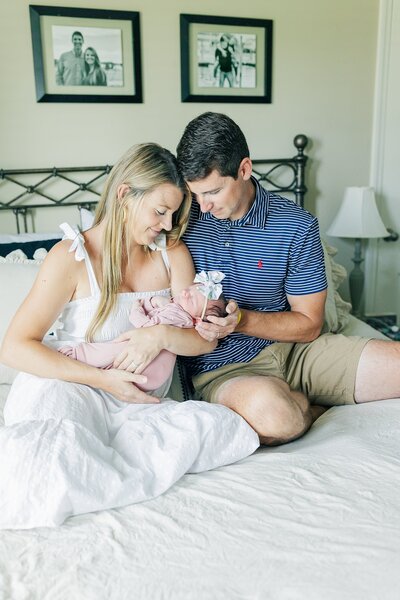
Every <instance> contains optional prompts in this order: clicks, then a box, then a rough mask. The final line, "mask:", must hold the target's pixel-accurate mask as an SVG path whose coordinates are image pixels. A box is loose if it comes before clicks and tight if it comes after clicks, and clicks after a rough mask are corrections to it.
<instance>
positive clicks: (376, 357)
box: [177, 112, 400, 445]
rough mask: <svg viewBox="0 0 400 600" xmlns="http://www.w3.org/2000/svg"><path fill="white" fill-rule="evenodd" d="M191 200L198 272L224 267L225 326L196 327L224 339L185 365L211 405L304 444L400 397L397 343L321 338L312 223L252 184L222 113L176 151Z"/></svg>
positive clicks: (243, 146) (191, 130)
mask: <svg viewBox="0 0 400 600" xmlns="http://www.w3.org/2000/svg"><path fill="white" fill-rule="evenodd" d="M177 156H178V162H179V165H180V168H181V169H182V172H183V175H184V177H185V179H186V181H187V183H188V186H189V188H190V190H191V192H192V194H193V198H194V202H193V205H192V210H191V216H190V221H189V225H188V228H187V231H186V233H185V236H184V240H185V242H186V244H187V245H188V247H189V250H190V252H191V254H192V256H193V260H194V263H195V267H196V271H200V270H202V269H204V270H211V269H219V270H221V271H223V272H224V273H225V275H226V278H225V280H224V295H225V296H226V297H228V298H234V299H235V300H231V301H230V302H229V304H228V307H227V312H228V313H229V314H228V316H227V317H225V318H217V317H209V321H212V322H211V323H202V324H200V325H198V326H197V327H196V328H197V330H198V332H199V333H200V334H201V335H202V336H203V337H204V338H205V339H207V340H215V339H216V338H218V339H219V344H218V346H217V348H216V349H215V350H214V351H213V352H212V353H211V354H208V355H204V356H199V357H191V358H190V359H185V360H186V361H187V363H188V365H189V368H190V370H191V372H192V373H193V374H194V376H193V384H194V386H195V388H196V390H197V391H198V392H199V393H200V394H201V396H202V397H203V399H204V400H208V401H210V402H218V403H221V404H224V405H226V406H228V407H230V408H232V409H233V410H235V411H236V412H238V413H239V414H241V415H242V416H243V417H244V418H245V419H246V421H248V422H249V423H250V425H252V427H253V428H254V429H255V430H256V431H257V433H258V435H259V436H260V439H261V442H262V443H265V444H271V445H274V444H279V443H284V442H287V441H290V440H292V439H295V438H296V437H299V436H300V435H302V434H303V433H304V432H305V431H306V430H307V429H308V428H309V427H310V425H311V423H312V421H313V420H314V419H315V418H316V417H317V416H318V415H319V414H321V412H323V410H324V409H323V408H321V407H320V406H315V405H314V406H311V408H310V405H309V401H308V399H309V400H310V401H311V403H316V404H318V405H325V406H332V405H334V404H351V403H354V402H357V403H360V402H368V401H371V400H378V399H384V398H391V397H396V396H398V395H399V394H400V376H399V375H398V374H397V373H398V368H396V367H398V364H399V362H398V361H399V359H400V351H399V348H400V344H397V343H396V342H389V341H387V342H386V341H382V340H369V339H367V338H359V337H351V338H349V337H345V336H342V335H334V334H323V335H320V333H321V328H322V325H323V319H324V305H325V298H326V287H327V284H326V278H325V271H324V261H323V252H322V248H321V242H320V238H319V231H318V223H317V220H316V218H315V217H313V216H312V215H311V214H310V213H308V212H307V211H305V210H304V209H302V208H300V207H299V206H297V205H296V204H294V203H293V202H291V201H290V200H287V199H285V198H282V197H280V196H278V195H276V194H273V193H270V192H268V191H266V190H265V189H264V188H262V186H261V185H259V183H258V182H257V181H256V180H255V179H254V178H253V177H252V175H251V173H252V163H251V160H250V155H249V149H248V146H247V142H246V139H245V137H244V135H243V133H242V131H241V130H240V128H239V127H238V125H237V124H236V123H234V121H232V120H231V119H230V118H229V117H227V116H226V115H223V114H218V113H211V112H208V113H204V114H202V115H200V116H199V117H197V118H195V119H194V120H193V121H191V122H190V123H189V125H188V126H187V127H186V129H185V131H184V133H183V136H182V139H181V141H180V142H179V144H178V148H177Z"/></svg>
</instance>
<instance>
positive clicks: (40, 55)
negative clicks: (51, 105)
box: [29, 5, 142, 102]
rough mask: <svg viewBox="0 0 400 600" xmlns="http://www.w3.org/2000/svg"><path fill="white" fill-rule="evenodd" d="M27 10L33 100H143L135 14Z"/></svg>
mask: <svg viewBox="0 0 400 600" xmlns="http://www.w3.org/2000/svg"><path fill="white" fill-rule="evenodd" d="M29 12H30V19H31V32H32V49H33V64H34V71H35V84H36V100H37V101H38V102H142V75H141V57H140V23H139V13H138V12H128V11H119V10H100V9H88V8H63V7H56V6H35V5H30V6H29Z"/></svg>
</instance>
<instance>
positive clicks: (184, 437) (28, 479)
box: [0, 225, 259, 528]
mask: <svg viewBox="0 0 400 600" xmlns="http://www.w3.org/2000/svg"><path fill="white" fill-rule="evenodd" d="M63 229H64V232H65V236H64V239H65V238H67V239H72V240H74V241H73V244H72V246H71V250H70V251H74V252H75V258H76V260H84V261H85V263H86V267H87V271H88V276H89V281H90V286H91V295H90V296H89V297H88V298H83V299H78V300H73V301H72V302H69V303H68V304H67V306H66V307H65V309H64V311H63V313H62V315H61V316H60V317H59V323H60V327H59V328H58V329H57V330H56V331H55V336H54V341H46V343H48V344H49V345H54V346H57V345H58V344H59V345H65V343H66V341H68V343H69V344H74V343H79V342H81V341H83V340H84V336H85V332H86V329H87V327H88V325H89V323H90V321H91V319H92V317H93V314H94V311H95V310H96V307H97V303H98V300H99V294H100V290H99V287H98V284H97V281H96V278H95V275H94V271H93V268H92V265H91V262H90V259H89V256H88V254H87V251H86V250H85V247H84V239H83V237H82V236H81V235H80V234H79V232H78V231H75V230H74V229H72V228H71V227H70V226H68V225H63ZM161 241H162V240H161ZM157 249H161V251H162V253H163V259H164V262H165V263H166V266H167V267H168V257H167V253H166V251H165V248H164V249H163V247H162V243H161V248H157ZM160 294H162V295H166V296H168V295H170V290H169V289H165V290H158V291H149V292H146V293H140V294H138V293H126V294H119V296H118V302H117V307H116V309H115V311H114V312H113V314H112V315H111V316H110V317H109V318H108V319H107V321H106V323H105V324H104V326H103V327H102V329H101V331H100V332H99V334H98V335H97V336H96V340H95V341H109V340H112V339H114V338H115V337H116V336H118V335H120V334H121V333H122V332H124V331H126V330H128V329H131V328H132V324H131V323H130V321H129V313H130V309H131V306H132V301H133V300H134V299H139V298H143V297H145V296H153V295H160ZM166 391H167V390H166V389H165V390H159V391H158V392H159V395H160V397H161V396H162V395H163V394H164V392H166ZM4 418H5V425H6V426H5V427H4V428H2V429H1V430H0V457H1V458H0V527H2V528H31V527H39V526H50V527H51V526H56V525H60V524H61V523H62V522H63V521H64V520H65V519H66V518H67V517H69V516H71V515H77V514H81V513H85V512H92V511H97V510H102V509H108V508H116V507H120V506H124V505H127V504H131V503H135V502H141V501H143V500H147V499H149V498H152V497H155V496H158V495H159V494H161V493H163V492H165V491H166V490H167V489H168V488H169V487H170V486H171V485H172V484H173V483H175V482H176V481H177V480H178V479H179V478H180V477H181V476H182V475H183V474H184V473H187V472H192V473H193V472H200V471H204V470H208V469H213V468H216V467H219V466H222V465H226V464H229V463H232V462H235V461H237V460H239V459H241V458H244V457H246V456H248V455H249V454H251V453H252V452H253V451H254V450H255V449H256V448H257V447H258V445H259V440H258V436H257V435H256V433H255V432H254V431H253V429H251V428H250V427H249V425H248V424H247V423H246V422H245V421H244V419H242V418H241V417H240V416H239V415H237V414H236V413H234V412H233V411H231V410H229V409H227V408H226V407H224V406H220V405H210V404H208V403H206V402H201V401H192V400H191V401H188V402H176V401H174V400H171V399H164V400H162V402H161V403H160V404H129V403H124V402H121V401H119V400H117V399H116V398H114V397H113V396H112V395H111V394H109V393H106V392H104V391H102V390H98V389H94V388H91V387H89V386H87V385H82V384H75V383H69V382H64V381H59V380H56V379H44V378H40V377H36V376H34V375H30V374H27V373H20V374H19V375H18V376H17V378H16V380H15V381H14V383H13V386H12V388H11V391H10V394H9V396H8V399H7V403H6V406H5V410H4Z"/></svg>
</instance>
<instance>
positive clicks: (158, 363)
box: [58, 271, 226, 395]
mask: <svg viewBox="0 0 400 600" xmlns="http://www.w3.org/2000/svg"><path fill="white" fill-rule="evenodd" d="M203 273H205V272H204V271H202V273H200V274H199V275H197V276H196V279H195V283H193V284H192V285H190V286H189V287H188V288H185V289H184V290H182V291H181V293H180V294H178V295H177V296H175V297H174V298H172V299H171V298H165V297H163V296H152V297H151V298H146V299H144V300H135V301H134V303H133V305H132V308H131V312H130V315H129V320H130V322H131V323H132V325H133V326H134V327H135V328H139V327H150V326H152V325H159V324H165V325H175V326H176V327H185V328H189V327H193V326H194V325H195V323H196V321H198V320H203V319H207V316H209V315H214V316H217V317H222V316H224V315H225V314H226V312H225V307H226V301H225V300H224V299H223V298H222V297H220V296H221V293H222V287H221V285H220V284H219V282H218V283H215V282H214V283H213V282H212V281H211V282H207V281H206V282H204V281H203V280H202V279H201V278H202V277H203V279H204V275H203ZM215 273H217V274H219V275H220V276H221V275H222V277H220V279H219V280H221V279H222V278H223V277H224V275H223V274H222V273H219V271H208V274H215ZM208 274H205V276H206V277H208V278H212V275H208ZM214 278H215V276H214ZM196 280H197V281H198V282H197V283H196ZM126 344H128V342H127V341H123V342H113V341H111V342H82V343H81V344H78V345H77V346H63V347H61V348H59V350H58V351H59V352H61V353H62V354H65V355H66V356H69V357H70V358H74V359H75V360H79V361H81V362H84V363H87V364H89V365H92V366H93V367H99V368H101V369H111V368H112V366H113V362H114V360H115V358H116V357H117V356H118V355H119V354H120V353H121V351H122V350H123V349H124V348H125V346H126ZM175 361H176V355H175V354H172V352H169V351H168V350H162V351H161V352H160V354H158V356H156V357H155V359H154V360H153V361H152V362H151V363H150V364H149V365H148V366H147V367H146V368H145V369H144V371H143V372H142V374H143V375H146V377H147V382H146V383H143V384H141V385H138V384H136V385H138V387H139V388H140V389H142V390H144V391H146V392H148V391H151V392H153V394H154V395H157V389H159V388H161V387H162V386H164V384H165V382H166V381H167V380H168V379H169V378H170V377H171V375H172V371H173V369H174V366H175Z"/></svg>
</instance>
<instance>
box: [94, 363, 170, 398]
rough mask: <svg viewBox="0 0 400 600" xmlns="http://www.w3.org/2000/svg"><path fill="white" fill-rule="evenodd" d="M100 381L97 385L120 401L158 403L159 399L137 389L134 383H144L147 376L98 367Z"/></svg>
mask: <svg viewBox="0 0 400 600" xmlns="http://www.w3.org/2000/svg"><path fill="white" fill-rule="evenodd" d="M100 372H101V377H102V381H101V383H100V385H99V387H101V389H103V390H104V391H106V392H109V393H110V394H112V395H113V396H115V397H116V398H118V400H121V401H122V402H129V403H132V404H158V403H159V402H160V400H159V399H158V398H155V397H154V396H149V394H146V392H143V391H142V390H139V388H138V387H136V385H134V384H135V383H136V384H141V383H146V381H147V377H146V376H145V375H139V374H137V373H129V372H128V371H119V370H118V369H107V370H101V369H99V374H100Z"/></svg>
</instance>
